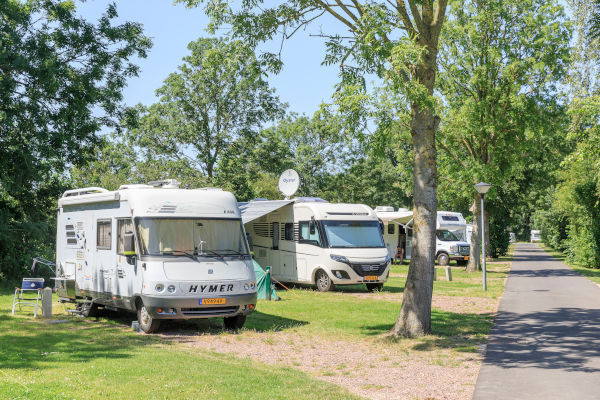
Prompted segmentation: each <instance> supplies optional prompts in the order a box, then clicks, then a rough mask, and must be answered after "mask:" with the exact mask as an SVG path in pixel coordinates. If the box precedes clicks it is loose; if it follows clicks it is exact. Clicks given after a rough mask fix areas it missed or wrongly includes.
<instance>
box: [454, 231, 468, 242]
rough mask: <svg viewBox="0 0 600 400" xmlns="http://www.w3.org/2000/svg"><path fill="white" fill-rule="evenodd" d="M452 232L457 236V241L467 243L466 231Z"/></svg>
mask: <svg viewBox="0 0 600 400" xmlns="http://www.w3.org/2000/svg"><path fill="white" fill-rule="evenodd" d="M450 232H452V233H453V234H454V236H456V239H458V240H460V241H461V242H466V241H467V232H466V230H465V229H458V230H454V229H453V230H451V231H450Z"/></svg>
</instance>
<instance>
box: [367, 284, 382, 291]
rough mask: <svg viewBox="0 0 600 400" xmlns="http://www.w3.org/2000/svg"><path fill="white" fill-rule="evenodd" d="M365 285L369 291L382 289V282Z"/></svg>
mask: <svg viewBox="0 0 600 400" xmlns="http://www.w3.org/2000/svg"><path fill="white" fill-rule="evenodd" d="M366 285H367V290H368V291H369V292H375V291H377V292H381V289H383V283H367V284H366Z"/></svg>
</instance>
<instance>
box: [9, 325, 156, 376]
mask: <svg viewBox="0 0 600 400" xmlns="http://www.w3.org/2000/svg"><path fill="white" fill-rule="evenodd" d="M154 343H156V339H155V338H152V337H150V336H144V335H124V334H123V333H122V332H121V331H117V329H116V328H114V327H110V326H106V325H105V324H93V323H89V324H88V323H85V322H84V321H77V320H75V321H70V322H66V323H61V324H49V323H47V322H44V321H43V320H40V319H34V318H33V317H31V318H12V317H10V316H8V315H6V314H4V315H0V370H2V369H4V368H19V369H30V368H44V367H51V366H52V365H59V364H60V363H63V362H65V361H66V362H88V361H91V360H93V359H96V358H107V359H115V360H118V359H124V358H129V357H131V353H130V351H132V350H135V349H138V348H140V347H141V346H148V345H151V344H154Z"/></svg>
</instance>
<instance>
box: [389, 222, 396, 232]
mask: <svg viewBox="0 0 600 400" xmlns="http://www.w3.org/2000/svg"><path fill="white" fill-rule="evenodd" d="M395 226H396V225H394V224H392V223H391V222H390V223H389V224H388V234H390V235H393V234H394V227H395Z"/></svg>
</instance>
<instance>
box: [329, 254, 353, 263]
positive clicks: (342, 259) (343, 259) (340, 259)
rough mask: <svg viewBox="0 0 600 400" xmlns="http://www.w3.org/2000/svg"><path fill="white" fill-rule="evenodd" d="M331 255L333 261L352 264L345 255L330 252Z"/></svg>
mask: <svg viewBox="0 0 600 400" xmlns="http://www.w3.org/2000/svg"><path fill="white" fill-rule="evenodd" d="M329 257H331V259H332V260H333V261H337V262H341V263H344V264H350V261H348V259H347V258H346V257H344V256H338V255H337V254H330V255H329Z"/></svg>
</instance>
